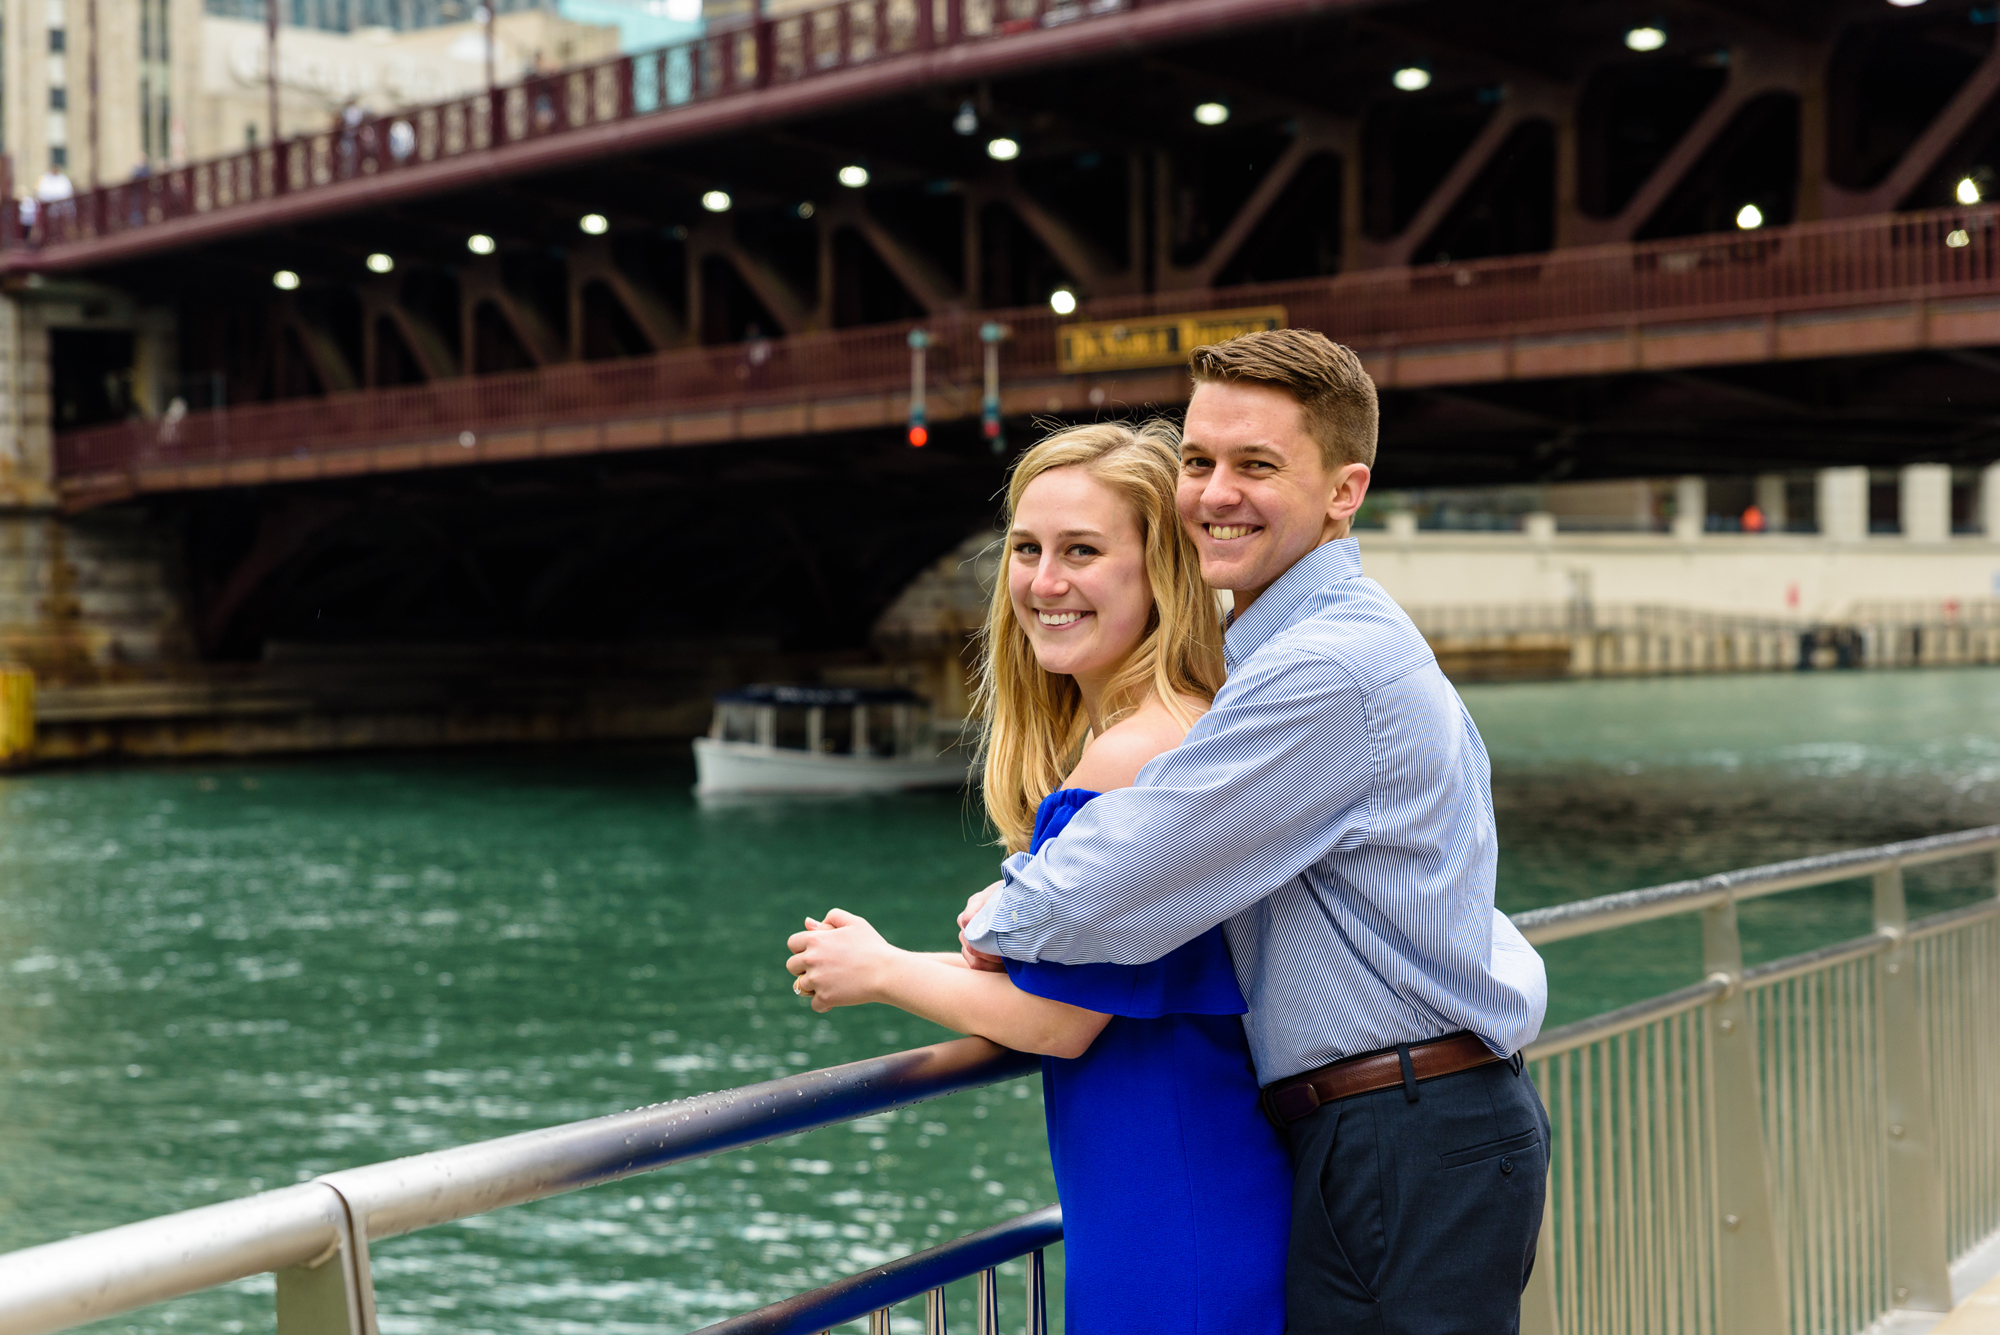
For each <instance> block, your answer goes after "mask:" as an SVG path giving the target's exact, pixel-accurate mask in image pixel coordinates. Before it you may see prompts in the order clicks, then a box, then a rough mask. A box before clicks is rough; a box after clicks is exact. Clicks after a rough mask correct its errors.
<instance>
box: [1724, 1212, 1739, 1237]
mask: <svg viewBox="0 0 2000 1335" xmlns="http://www.w3.org/2000/svg"><path fill="white" fill-rule="evenodd" d="M1742 1222H1743V1221H1742V1220H1741V1219H1738V1218H1737V1217H1736V1216H1735V1215H1733V1214H1726V1215H1724V1216H1722V1226H1723V1227H1724V1228H1726V1229H1728V1230H1729V1231H1730V1232H1731V1233H1734V1232H1735V1231H1736V1226H1737V1225H1738V1224H1740V1223H1742Z"/></svg>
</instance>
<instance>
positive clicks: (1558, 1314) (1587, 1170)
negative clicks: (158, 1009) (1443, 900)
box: [0, 825, 2000, 1335]
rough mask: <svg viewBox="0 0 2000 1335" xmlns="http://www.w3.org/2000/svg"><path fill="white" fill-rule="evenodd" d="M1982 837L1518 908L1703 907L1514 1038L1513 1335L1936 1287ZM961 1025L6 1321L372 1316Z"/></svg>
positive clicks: (287, 1208) (120, 1273) (856, 1308)
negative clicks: (1612, 987) (1687, 943)
mask: <svg viewBox="0 0 2000 1335" xmlns="http://www.w3.org/2000/svg"><path fill="white" fill-rule="evenodd" d="M1996 852H2000V825H1994V826H1987V827H1984V828H1981V829H1976V830H1966V831H1962V832H1959V833H1956V834H1948V835H1939V836H1935V837H1933V838H1928V839H1917V840H1911V841H1909V842H1906V843H1900V844H1888V845H1883V846H1880V847H1875V848H1864V849H1855V850H1850V851H1847V852H1842V853H1833V854H1828V855H1824V856H1820V857H1811V858H1801V859H1797V860H1795V861H1790V862H1782V863H1776V864H1773V865H1770V866H1765V867H1754V868H1750V869H1747V870H1743V871H1733V872H1724V873H1720V874H1718V875H1714V876H1707V877H1702V878H1699V879H1696V880H1688V881H1679V882H1674V883H1672V884H1669V885H1660V886H1653V887H1649V888H1647V889H1643V890H1633V891H1628V892H1626V893H1623V894H1615V895H1605V896H1600V897H1598V898H1595V899H1589V900H1583V901H1580V902H1577V903H1572V904H1560V905H1554V906H1552V907H1549V908H1543V909H1536V910H1533V911H1531V912H1528V913H1523V914H1518V915H1516V916H1515V919H1514V921H1515V922H1516V923H1517V924H1518V925H1519V926H1520V928H1521V930H1522V932H1523V933H1524V934H1525V935H1526V936H1527V938H1528V939H1529V940H1530V941H1532V942H1535V943H1537V944H1547V943H1550V942H1554V941H1561V940H1565V939H1569V938H1573V937H1579V936H1585V935H1591V934H1595V933H1598V932H1603V931H1609V930H1614V929H1617V928H1621V927H1627V926H1631V925H1634V924H1637V923H1643V922H1649V921H1653V920H1655V919H1660V918H1665V917H1670V916H1674V915H1678V914H1684V913H1694V914H1699V915H1700V917H1701V927H1702V944H1703V959H1704V969H1705V971H1706V975H1707V976H1706V977H1705V978H1704V979H1702V980H1701V981H1700V982H1697V983H1694V984H1692V985H1690V986H1688V987H1684V988H1681V989H1679V990H1677V991H1674V992H1670V993H1667V994H1666V995H1664V996H1660V997H1654V998H1651V999H1649V1000H1646V1001H1642V1002H1639V1003H1637V1004H1634V1005H1631V1006H1626V1007H1623V1008H1621V1009H1619V1010H1615V1011H1611V1012H1609V1013H1607V1014H1603V1015H1599V1016H1596V1017H1593V1018H1591V1019H1588V1020H1583V1021H1580V1022H1578V1023H1576V1024H1571V1025H1565V1026H1562V1027H1561V1028H1558V1029H1553V1030H1550V1031H1548V1032H1547V1033H1545V1034H1543V1035H1542V1036H1541V1037H1540V1038H1539V1039H1538V1040H1537V1041H1536V1042H1535V1043H1534V1044H1533V1045H1531V1046H1530V1047H1529V1048H1528V1049H1527V1051H1526V1053H1525V1054H1524V1055H1525V1057H1526V1059H1527V1069H1528V1071H1529V1072H1530V1074H1531V1076H1532V1078H1533V1079H1534V1080H1535V1082H1536V1085H1537V1087H1538V1088H1539V1089H1540V1090H1541V1092H1542V1096H1543V1098H1544V1100H1545V1101H1546V1102H1547V1104H1548V1106H1549V1112H1550V1120H1551V1126H1552V1130H1553V1143H1552V1146H1551V1162H1550V1173H1549V1185H1550V1192H1549V1203H1548V1209H1547V1212H1546V1214H1545V1216H1544V1220H1543V1226H1542V1242H1541V1246H1540V1249H1539V1258H1540V1259H1539V1261H1538V1263H1537V1265H1536V1268H1535V1272H1534V1275H1533V1277H1532V1280H1531V1283H1530V1285H1529V1289H1528V1292H1527V1294H1526V1295H1525V1297H1524V1301H1523V1313H1522V1329H1523V1330H1524V1331H1526V1332H1528V1333H1529V1335H1628V1333H1629V1335H1640V1333H1645V1335H1650V1333H1651V1332H1655V1331H1657V1332H1660V1333H1661V1335H1682V1333H1683V1332H1687V1333H1689V1335H1701V1333H1705V1332H1714V1335H1773V1332H1797V1335H1851V1333H1855V1332H1860V1331H1862V1330H1864V1329H1866V1328H1867V1327H1869V1326H1870V1325H1871V1324H1873V1323H1875V1322H1876V1321H1878V1320H1879V1319H1880V1318H1881V1317H1882V1316H1883V1315H1884V1314H1885V1313H1887V1312H1889V1311H1891V1310H1893V1309H1898V1308H1905V1309H1917V1310H1930V1311H1940V1310H1944V1309H1946V1308H1948V1307H1949V1306H1950V1304H1951V1301H1952V1297H1953V1293H1952V1277H1951V1265H1952V1263H1953V1261H1954V1260H1956V1259H1957V1258H1960V1257H1963V1256H1964V1255H1965V1254H1966V1253H1967V1252H1968V1251H1970V1250H1972V1249H1973V1248H1974V1247H1976V1246H1977V1245H1979V1244H1980V1243H1981V1242H1982V1240H1986V1239H1990V1238H1991V1237H1993V1236H1994V1235H1995V1233H1996V1230H2000V1130H1996V1128H2000V869H1996V875H1995V878H1994V882H1993V884H1994V889H1995V895H1994V896H1993V897H1990V898H1986V899H1983V900H1981V901H1979V902H1975V903H1973V904H1970V905H1968V906H1966V907H1962V908H1958V909H1954V910H1951V911H1949V912H1945V913H1939V914H1935V915H1932V916H1931V917H1928V918H1924V919H1921V920H1919V921H1916V922H1911V921H1910V920H1909V915H1908V910H1907V907H1906V904H1905V899H1904V890H1903V874H1904V872H1905V870H1907V869H1909V868H1913V867H1919V866H1924V865H1928V864H1931V863H1936V862H1942V861H1946V860H1949V859H1956V858H1967V857H1975V856H1985V855H1988V854H1993V853H1996ZM1858 878H1870V879H1871V880H1872V884H1873V895H1874V898H1873V906H1874V919H1875V924H1876V927H1875V931H1874V932H1872V933H1871V934H1869V935H1867V936H1864V937H1861V938H1858V939H1856V940H1853V941H1847V942H1842V943H1839V944H1837V945H1832V946H1827V947H1824V948H1821V949H1818V950H1813V951H1809V952H1806V953H1805V954H1801V955H1795V956H1792V957H1790V958H1787V959H1783V960H1778V961H1774V962H1772V963H1769V964H1763V965H1758V966H1756V967H1755V968H1748V969H1746V968H1745V967H1744V965H1743V952H1742V945H1741V941H1740V939H1739V937H1738V934H1737V916H1736V914H1737V905H1738V904H1739V903H1741V902H1742V901H1744V900H1748V899H1753V898H1757V897H1761V896H1766V895H1773V894H1779V893H1782V892H1785V891H1790V890H1797V889H1802V888H1805V887H1809V886H1821V885H1830V884H1833V883H1837V882H1841V881H1849V880H1854V879H1858ZM1036 1068H1037V1061H1036V1059H1034V1058H1032V1057H1026V1056H1023V1055H1021V1054H1018V1053H1011V1052H1006V1051H1003V1050H1002V1049H999V1048H996V1047H994V1046H993V1045H992V1044H990V1043H986V1042H984V1041H983V1040H979V1039H960V1040H957V1041H954V1042H950V1043H942V1044H937V1045H935V1046H932V1047H928V1048H919V1049H916V1050H914V1051H911V1052H904V1053H897V1054H893V1055H890V1056H885V1057H878V1058H874V1059H871V1060H868V1061H863V1062H855V1063H851V1064H849V1065H846V1066H840V1067H833V1068H830V1069H828V1070H825V1071H816V1072H812V1073H809V1074H805V1075H798V1076H792V1077H788V1078H786V1079H782V1080H775V1081H770V1082H767V1083H765V1084H760V1085H753V1086H749V1087H746V1088H744V1089H740V1090H730V1091H723V1092H720V1093H715V1094H708V1095H702V1096H699V1097H696V1098H692V1099H687V1100H683V1101H680V1102H676V1103H670V1104H663V1105H659V1106H657V1107H653V1108H644V1109H640V1110H638V1111H636V1112H630V1113H621V1114H617V1115H615V1116H611V1117H601V1118H596V1119H593V1120H591V1121H586V1122H577V1123H572V1124H570V1125H567V1126H560V1127H554V1128H550V1129H548V1130H543V1131H533V1132H527V1133H524V1134H521V1135H516V1136H509V1137H505V1138H503V1139H500V1140H494V1141H487V1142H483V1143H479V1144H474V1145H467V1146H462V1147H459V1148H457V1149H452V1150H444V1151H440V1152H437V1153H433V1154H423V1155H417V1156H414V1157H411V1158H407V1159H399V1160H394V1161H392V1162H389V1163H383V1164H374V1165H370V1166H368V1167H364V1168H354V1169H347V1170H342V1171H339V1172H335V1173H330V1174H327V1175H326V1176H324V1177H321V1178H318V1179H315V1180H314V1181H312V1182H308V1183H304V1184H301V1185H299V1186H294V1187H286V1188H283V1189H281V1190H278V1191H271V1192H265V1193H263V1194H261V1195H258V1196H252V1197H248V1198H245V1199H242V1200H236V1201H228V1202H224V1203H222V1204H218V1205H211V1206H206V1207H203V1208H201V1209H197V1210H189V1211H185V1212H182V1213H180V1214H175V1215H168V1216H164V1217H162V1218H159V1219H152V1220H147V1221H145V1222H142V1223H137V1224H129V1225H126V1226H124V1227H122V1228H115V1229H109V1230H106V1231H104V1232H101V1233H94V1234H87V1235H84V1236H80V1237H75V1238H70V1239H68V1240H66V1241H62V1242H55V1243H50V1244H47V1245H45V1246H41V1247H33V1248H29V1249H27V1250H24V1251H19V1252H14V1253H11V1254H9V1255H5V1256H0V1335H42V1333H43V1332H49V1331H56V1330H62V1329H66V1328H69V1327H72V1326H77V1325H81V1324H83V1323H85V1322H87V1321H91V1320H95V1319H98V1318H101V1317H105V1316H110V1315H113V1314H115V1313H118V1312H121V1311H126V1310H129V1309H130V1308H133V1307H137V1306H141V1305H143V1304H147V1303H154V1302H159V1301H163V1300H165V1299H167V1298H171V1297H175V1296H179V1295H181V1294H186V1293H192V1292H195V1291H197V1290H200V1289H204V1288H212V1287H214V1286H216V1285H219V1284H224V1283H228V1282H230V1281H232V1280H236V1279H240V1278H245V1277H248V1276H250V1275H255V1274H259V1273H263V1272H267V1271H276V1272H277V1274H278V1285H277V1307H278V1326H279V1332H280V1335H302V1333H305V1332H311V1333H312V1335H318V1332H328V1331H346V1332H348V1333H349V1335H373V1332H374V1330H375V1320H374V1293H373V1286H372V1281H371V1279H370V1276H369V1266H368V1248H369V1244H370V1242H371V1241H375V1240H379V1239H382V1238H387V1237H393V1236H396V1235H398V1234H402V1233H408V1232H411V1231H414V1230H416V1229H420V1228H426V1227H430V1226H432V1225H435V1224H440V1223H444V1222H447V1221H450V1220H454V1219H461V1218H465V1217H467V1216H469V1215H473V1214H478V1213H481V1212H484V1211H487V1210H493V1209H498V1208H500V1207H502V1206H506V1205H512V1204H518V1203H521V1202H524V1201H529V1200H535V1199H539V1198H541V1197H544V1196H549V1195H554V1194H556V1193H559V1192H565V1191H573V1190H577V1189H580V1188H583V1187H587V1186H592V1185H595V1184H597V1183H601V1182H608V1181H613V1180H615V1179H617V1178H621V1177H625V1176H628V1175H630V1174H634V1173H641V1172H646V1171H648V1170H650V1169H654V1168H659V1167H663V1166H665V1165H667V1164H671V1163H677V1162H683V1161H685V1160H688V1159H692V1158H697V1157H701V1156H704V1155H709V1154H716V1153H722V1152H725V1151H728V1150H733V1149H738V1148H741V1147H743V1146H746V1145H751V1144H756V1143H758V1142H761V1141H765V1140H770V1139H773V1138H775V1137H778V1136H783V1135H790V1134H794V1133H796V1132H800V1131H806V1130H810V1129H813V1128H816V1127H823V1126H827V1125H830V1124H832V1123H835V1122H839V1121H844V1120H848V1119H851V1118H855V1117H860V1116H864V1115H867V1114H870V1113H874V1112H880V1111H884V1110H887V1109H891V1108H896V1107H901V1106H904V1105H907V1104H910V1103H914V1102H917V1101H919V1100H922V1099H928V1098H935V1097H937V1096H939V1095H943V1094H948V1093H952V1092H955V1091H957V1090H962V1089H968V1088H971V1087H974V1086H977V1085H983V1084H989V1083H993V1082H995V1081H999V1080H1005V1079H1011V1078H1014V1077H1018V1076H1021V1075H1026V1074H1029V1073H1030V1072H1032V1071H1034V1070H1035V1069H1036ZM1061 1229H1062V1223H1061V1214H1060V1210H1059V1208H1058V1207H1050V1208H1049V1209H1045V1210H1041V1211H1037V1212H1035V1213H1032V1214H1028V1215H1023V1216H1021V1217H1019V1218H1017V1219H1014V1220H1010V1221H1008V1222H1006V1223H1003V1224H1000V1225H997V1226H995V1227H993V1228H989V1229H986V1230H983V1231H982V1232H979V1233H974V1234H972V1235H970V1236H968V1237H964V1238H960V1239H958V1240H956V1241H954V1242H951V1243H947V1244H945V1245H943V1246H940V1247H937V1248H933V1249H931V1250H930V1251H926V1252H922V1253H919V1254H916V1255H913V1256H908V1257H904V1258H902V1259H900V1260H897V1261H892V1262H889V1263H888V1264H886V1265H883V1266H880V1267H876V1268H874V1269H872V1270H870V1271H867V1272H865V1273H863V1274H861V1275H857V1276H854V1277H851V1278H849V1279H846V1280H842V1281H840V1282H838V1283H836V1284H833V1285H829V1286H827V1287H824V1288H821V1289H817V1290H814V1291H812V1292H810V1293H806V1294H802V1295H798V1296H796V1297H793V1298H790V1299H786V1300H784V1301H782V1302H778V1303H774V1304H772V1305H771V1306H768V1307H765V1308H762V1309H760V1310H758V1311H756V1312H752V1313H748V1314H746V1315H743V1316H739V1317H735V1318H732V1319H731V1320H728V1321H725V1322H722V1323H720V1324H718V1325H715V1326H711V1327H709V1328H708V1330H707V1331H706V1332H704V1333H703V1335H725V1333H726V1335H751V1333H752V1332H756V1333H757V1335H815V1333H816V1332H821V1331H825V1330H828V1329H830V1328H831V1327H833V1326H836V1325H839V1324H841V1323H843V1322H847V1321H850V1320H854V1319H856V1318H858V1317H862V1316H867V1317H868V1318H869V1325H870V1331H871V1335H886V1332H887V1330H888V1326H889V1308H890V1307H891V1306H893V1305H894V1304H896V1303H899V1302H904V1301H908V1300H911V1299H914V1298H917V1297H919V1296H922V1297H924V1298H925V1299H926V1302H925V1308H926V1323H925V1324H926V1330H927V1332H931V1333H932V1335H942V1332H943V1329H944V1299H943V1286H944V1285H945V1284H947V1283H951V1282H954V1281H956V1280H959V1279H963V1278H967V1277H972V1276H977V1277H978V1283H979V1287H978V1308H977V1310H978V1314H979V1319H978V1329H979V1332H980V1335H993V1332H995V1331H997V1329H998V1319H999V1317H998V1300H997V1287H998V1286H997V1282H996V1276H995V1273H994V1268H995V1267H996V1266H998V1265H999V1264H1000V1263H1001V1262H1003V1261H1006V1260H1009V1259H1012V1258H1013V1257H1016V1256H1024V1255H1025V1256H1028V1257H1030V1263H1029V1266H1028V1277H1027V1286H1026V1294H1025V1297H1026V1300H1027V1302H1026V1318H1025V1325H1026V1328H1027V1330H1028V1332H1029V1335H1041V1333H1042V1332H1043V1331H1044V1330H1045V1329H1046V1321H1045V1312H1044V1308H1045V1303H1046V1297H1047V1295H1046V1291H1045V1288H1044V1282H1043V1269H1042V1265H1041V1260H1040V1253H1041V1251H1042V1249H1044V1248H1046V1247H1048V1246H1051V1245H1053V1244H1054V1243H1056V1242H1057V1241H1059V1240H1060V1238H1061Z"/></svg>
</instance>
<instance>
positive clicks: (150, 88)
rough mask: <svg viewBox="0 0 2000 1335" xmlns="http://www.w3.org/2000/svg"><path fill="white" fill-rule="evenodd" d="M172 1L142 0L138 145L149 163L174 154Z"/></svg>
mask: <svg viewBox="0 0 2000 1335" xmlns="http://www.w3.org/2000/svg"><path fill="white" fill-rule="evenodd" d="M169 3H170V0H139V146H140V149H141V150H142V151H143V152H144V153H145V155H146V161H147V162H148V163H157V164H160V165H165V164H166V163H167V162H168V161H169V159H171V158H172V156H173V148H172V146H171V145H170V144H169V143H168V133H169V128H168V127H169V126H170V125H171V124H172V119H173V107H172V100H171V99H170V98H169V96H168V90H169V89H170V88H171V87H172V83H171V77H170V73H169V68H168V61H167V56H168V47H167V31H168V30H167V6H168V4H169Z"/></svg>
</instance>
